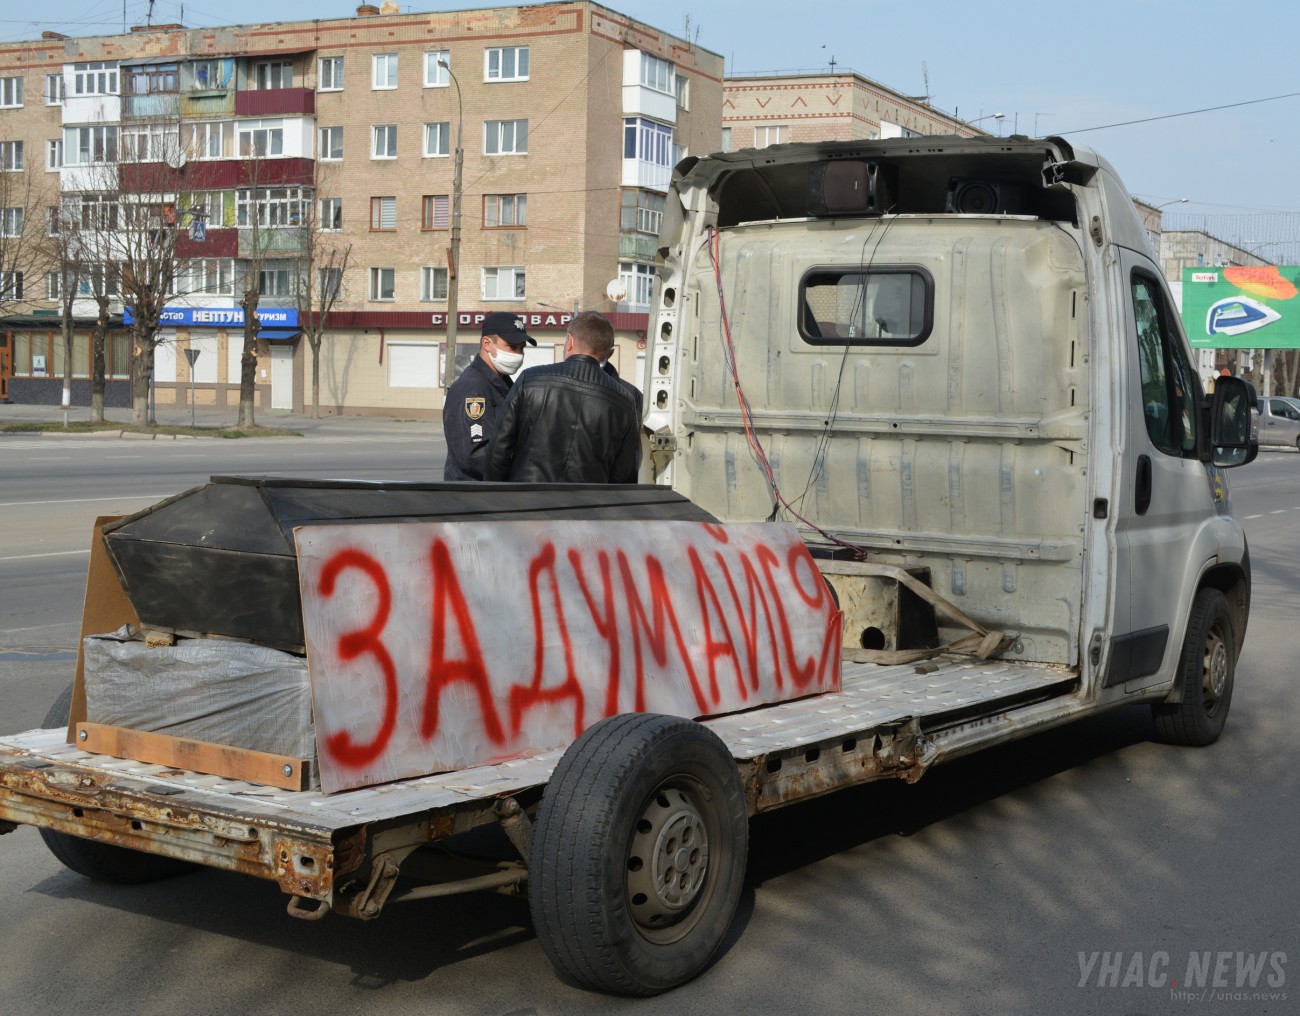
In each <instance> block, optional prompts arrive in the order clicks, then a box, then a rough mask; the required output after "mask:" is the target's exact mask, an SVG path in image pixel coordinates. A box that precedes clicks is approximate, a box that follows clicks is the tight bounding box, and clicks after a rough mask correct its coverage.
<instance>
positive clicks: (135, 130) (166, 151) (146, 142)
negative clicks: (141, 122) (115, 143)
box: [118, 125, 181, 162]
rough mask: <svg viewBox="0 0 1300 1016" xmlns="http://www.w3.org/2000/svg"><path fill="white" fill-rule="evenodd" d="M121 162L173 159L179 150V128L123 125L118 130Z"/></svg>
mask: <svg viewBox="0 0 1300 1016" xmlns="http://www.w3.org/2000/svg"><path fill="white" fill-rule="evenodd" d="M118 138H119V145H120V148H121V152H120V155H121V159H122V161H123V162H164V161H168V160H170V161H173V162H174V161H175V155H176V153H177V152H178V151H180V143H181V139H180V129H179V128H177V127H171V128H168V127H164V126H159V125H145V126H125V127H122V128H120V129H119V131H118Z"/></svg>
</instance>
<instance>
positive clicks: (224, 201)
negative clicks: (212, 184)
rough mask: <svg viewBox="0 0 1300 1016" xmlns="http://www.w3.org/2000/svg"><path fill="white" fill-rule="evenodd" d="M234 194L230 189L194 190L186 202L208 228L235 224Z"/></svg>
mask: <svg viewBox="0 0 1300 1016" xmlns="http://www.w3.org/2000/svg"><path fill="white" fill-rule="evenodd" d="M234 198H235V195H234V193H233V192H230V191H195V192H194V193H193V194H191V195H190V196H189V199H188V200H187V202H186V204H188V205H189V208H190V209H191V210H192V211H193V210H197V211H198V212H199V214H201V215H202V216H203V218H204V221H205V223H206V225H207V227H208V228H209V229H219V228H220V227H222V226H233V225H234V224H235V202H234Z"/></svg>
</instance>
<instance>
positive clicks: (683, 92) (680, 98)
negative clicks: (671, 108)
mask: <svg viewBox="0 0 1300 1016" xmlns="http://www.w3.org/2000/svg"><path fill="white" fill-rule="evenodd" d="M674 86H675V87H676V89H677V108H678V109H690V108H691V80H690V78H684V77H682V76H681V75H680V74H678V75H677V80H676V81H675V82H674Z"/></svg>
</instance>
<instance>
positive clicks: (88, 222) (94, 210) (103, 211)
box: [77, 194, 118, 230]
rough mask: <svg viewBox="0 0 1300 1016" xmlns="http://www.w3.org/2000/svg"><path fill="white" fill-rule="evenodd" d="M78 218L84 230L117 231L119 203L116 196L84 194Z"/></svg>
mask: <svg viewBox="0 0 1300 1016" xmlns="http://www.w3.org/2000/svg"><path fill="white" fill-rule="evenodd" d="M77 218H78V219H79V220H80V222H81V228H82V229H92V230H93V229H117V226H118V203H117V196H116V195H114V194H83V195H82V196H81V203H80V207H79V208H78V209H77Z"/></svg>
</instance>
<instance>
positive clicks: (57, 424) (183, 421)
mask: <svg viewBox="0 0 1300 1016" xmlns="http://www.w3.org/2000/svg"><path fill="white" fill-rule="evenodd" d="M237 412H238V411H237V410H236V409H233V408H228V409H212V408H203V407H198V408H196V409H195V411H194V425H195V426H196V427H211V428H214V429H215V428H233V427H234V426H235V420H236V416H237ZM155 415H156V417H157V422H158V424H159V426H164V427H188V426H190V410H189V407H187V406H159V407H158V408H157V410H156V414H155ZM65 416H66V420H67V422H69V423H84V422H88V421H89V420H90V408H89V407H88V406H73V407H72V408H71V409H69V410H67V412H66V414H65V412H64V410H63V409H62V408H61V407H59V406H34V405H21V404H17V403H0V427H3V426H4V425H5V424H8V423H48V424H49V428H48V429H46V430H45V431H43V433H44V434H46V435H49V436H57V435H59V434H60V433H61V432H62V431H63V426H64V422H65ZM104 418H105V420H106V421H107V422H110V423H120V424H122V425H123V426H127V425H129V424H130V423H131V411H130V410H129V409H107V410H105V412H104ZM255 419H256V422H257V425H258V426H259V427H267V428H275V429H278V430H285V431H290V432H295V433H298V434H301V435H303V436H304V437H312V436H320V437H336V438H337V437H362V436H374V437H380V436H383V435H392V434H404V435H410V436H426V437H437V438H441V436H442V426H441V421H438V420H432V419H430V420H410V419H395V418H393V417H387V416H348V415H329V416H322V417H321V418H320V419H312V418H311V417H310V416H308V415H305V414H301V413H288V412H284V411H283V410H261V411H259V412H257V413H256V417H255ZM102 433H104V436H105V437H109V436H110V435H112V436H116V437H122V436H123V432H120V431H119V432H116V433H115V432H114V431H111V430H110V431H107V432H102ZM125 435H126V438H127V439H132V440H140V439H141V437H142V436H143V435H141V434H138V433H133V432H130V431H127V432H125ZM76 436H77V437H82V438H84V437H88V436H89V435H88V434H87V433H85V432H84V431H83V432H80V433H77V434H76ZM159 439H162V440H171V435H159Z"/></svg>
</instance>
